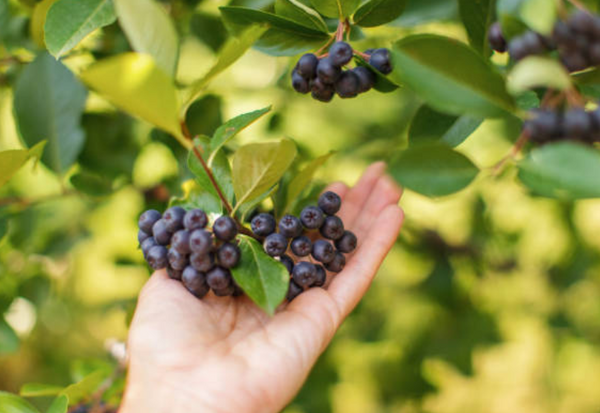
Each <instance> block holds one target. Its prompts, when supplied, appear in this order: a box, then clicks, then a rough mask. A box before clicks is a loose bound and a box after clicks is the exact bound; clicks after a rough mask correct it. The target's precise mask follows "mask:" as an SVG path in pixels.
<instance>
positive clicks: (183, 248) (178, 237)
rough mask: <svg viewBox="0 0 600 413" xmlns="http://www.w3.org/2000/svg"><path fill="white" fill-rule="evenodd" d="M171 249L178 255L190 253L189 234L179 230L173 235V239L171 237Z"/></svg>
mask: <svg viewBox="0 0 600 413" xmlns="http://www.w3.org/2000/svg"><path fill="white" fill-rule="evenodd" d="M171 249H173V250H175V251H177V252H178V253H180V254H189V253H190V252H192V250H191V248H190V232H189V231H187V230H185V229H181V230H179V231H177V232H176V233H175V234H173V237H171Z"/></svg>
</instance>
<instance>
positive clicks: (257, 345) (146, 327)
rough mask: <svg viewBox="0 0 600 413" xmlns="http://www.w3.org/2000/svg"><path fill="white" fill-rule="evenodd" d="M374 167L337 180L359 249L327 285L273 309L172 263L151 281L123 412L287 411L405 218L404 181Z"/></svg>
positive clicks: (142, 302)
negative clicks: (200, 281)
mask: <svg viewBox="0 0 600 413" xmlns="http://www.w3.org/2000/svg"><path fill="white" fill-rule="evenodd" d="M384 170H385V165H384V164H382V163H376V164H374V165H372V166H371V167H369V168H368V169H367V171H366V172H365V174H364V175H363V177H362V178H361V179H360V181H359V182H358V183H357V185H356V186H355V187H354V188H351V189H350V188H348V187H347V186H345V185H344V184H340V183H338V184H334V185H332V186H331V187H330V188H328V189H329V190H332V191H334V192H336V193H337V194H339V195H340V196H341V197H342V200H343V204H342V209H341V211H340V213H339V216H340V217H341V218H342V219H343V221H344V223H345V225H346V227H347V228H348V229H350V230H352V231H353V232H354V233H355V234H356V235H357V237H358V240H359V245H358V248H357V250H356V252H355V253H354V254H353V255H352V256H351V257H349V260H348V264H347V265H346V268H345V269H344V270H343V271H342V272H341V273H340V274H338V275H335V276H333V277H328V278H331V279H330V280H329V285H328V286H327V288H326V289H322V288H313V289H310V290H309V291H307V292H305V293H303V294H301V295H300V296H299V297H297V298H296V299H295V300H294V301H292V302H291V303H290V304H288V305H287V306H283V307H282V308H280V309H279V311H278V312H277V313H276V314H275V316H273V317H269V316H268V315H266V314H265V313H264V312H262V311H261V310H260V309H259V308H258V307H257V306H256V305H254V304H253V303H252V301H251V300H250V299H248V298H247V297H236V298H234V297H225V298H222V297H215V296H212V295H210V294H209V295H208V296H206V297H205V298H204V299H202V300H198V299H197V298H195V297H194V296H193V295H191V294H189V293H188V292H187V291H186V289H185V287H183V285H182V284H181V283H179V282H176V281H173V280H171V279H169V277H168V276H167V275H166V273H165V271H164V270H163V271H158V272H156V273H155V274H154V275H153V276H152V277H151V278H150V280H149V281H148V283H147V284H146V286H145V287H144V288H143V290H142V292H141V294H140V297H139V302H138V307H137V309H136V313H135V316H134V319H133V322H132V324H131V330H130V333H129V342H128V350H129V377H128V384H127V389H126V393H125V397H124V400H123V404H122V407H121V410H120V412H121V413H140V412H144V413H154V412H157V413H163V412H164V413H166V412H169V413H171V412H186V413H194V412H203V413H204V412H223V413H225V412H227V413H229V412H243V413H262V412H265V413H267V412H278V411H281V410H282V409H283V408H284V407H285V406H286V404H287V403H289V402H290V400H291V399H292V398H293V397H294V395H295V394H296V393H297V392H298V390H299V389H300V387H301V386H302V384H303V382H304V381H305V379H306V377H307V375H308V373H309V372H310V370H311V368H312V366H313V365H314V363H315V362H316V360H317V358H318V357H319V355H320V354H321V353H322V352H323V351H324V350H325V348H326V347H327V345H328V344H329V342H330V341H331V339H332V337H333V335H334V334H335V332H336V331H337V329H338V327H339V326H340V324H341V323H342V321H343V320H344V319H345V318H346V317H347V316H348V314H349V313H350V312H351V311H352V310H353V309H354V307H355V306H356V305H357V304H358V302H359V300H360V299H361V298H362V296H363V295H364V294H365V292H366V291H367V289H368V288H369V286H370V284H371V281H372V280H373V278H374V277H375V274H376V273H377V270H378V269H379V266H380V265H381V263H382V261H383V259H384V258H385V256H386V254H387V253H388V252H389V250H390V249H391V247H392V245H393V244H394V241H395V240H396V238H397V236H398V232H399V231H400V227H401V225H402V221H403V213H402V210H401V209H400V208H399V207H398V206H397V204H398V201H399V200H400V197H401V193H402V192H401V190H400V188H398V187H397V186H396V185H395V184H394V183H393V182H392V180H391V179H390V178H389V177H387V176H385V175H384Z"/></svg>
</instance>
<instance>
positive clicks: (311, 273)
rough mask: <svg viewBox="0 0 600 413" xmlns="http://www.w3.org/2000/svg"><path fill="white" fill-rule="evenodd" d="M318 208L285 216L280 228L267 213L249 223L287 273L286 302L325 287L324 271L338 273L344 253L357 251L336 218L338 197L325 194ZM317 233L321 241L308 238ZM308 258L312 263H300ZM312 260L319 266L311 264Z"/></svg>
mask: <svg viewBox="0 0 600 413" xmlns="http://www.w3.org/2000/svg"><path fill="white" fill-rule="evenodd" d="M318 205H319V206H318V207H317V206H308V207H306V208H304V209H303V210H302V212H301V213H300V217H296V216H293V215H285V216H284V217H282V218H281V219H280V220H279V225H277V222H276V220H275V218H274V217H273V215H271V214H266V213H261V214H258V215H256V216H255V217H254V218H253V219H252V222H251V225H252V232H254V234H255V235H257V236H259V237H264V242H263V246H264V249H265V252H266V253H267V254H268V255H270V256H271V257H279V260H280V261H281V263H282V264H284V265H285V266H286V267H287V270H288V272H289V273H290V276H291V280H290V287H289V291H288V296H287V298H288V300H289V301H292V300H293V299H294V298H296V297H297V296H298V295H299V294H300V293H302V292H303V291H305V289H306V288H310V287H322V286H323V285H325V281H326V271H325V270H327V271H330V272H333V273H338V272H341V271H342V270H343V269H344V266H345V265H346V257H345V256H344V254H348V253H351V252H353V251H354V250H355V249H356V244H357V239H356V235H354V234H353V233H352V232H350V231H347V230H345V229H344V223H343V222H342V220H341V219H340V218H339V217H338V216H336V215H335V214H336V213H337V212H338V211H339V210H340V207H341V205H342V201H341V199H340V197H339V196H338V195H337V194H335V193H333V192H325V193H324V194H323V195H321V197H320V198H319V202H318ZM317 231H318V233H319V234H320V235H321V237H322V238H319V239H315V238H316V237H314V236H313V237H310V235H311V232H314V233H315V234H316V232H317ZM332 242H333V244H332ZM288 250H290V251H291V252H292V254H293V255H294V256H295V257H297V262H296V261H294V259H292V258H291V257H290V256H289V255H286V253H287V252H288ZM307 257H308V258H309V260H310V261H311V262H306V261H301V260H302V259H303V258H307ZM311 257H312V259H311ZM313 259H314V260H315V261H317V262H319V263H320V264H314V263H313V262H312V260H313ZM321 264H322V265H321Z"/></svg>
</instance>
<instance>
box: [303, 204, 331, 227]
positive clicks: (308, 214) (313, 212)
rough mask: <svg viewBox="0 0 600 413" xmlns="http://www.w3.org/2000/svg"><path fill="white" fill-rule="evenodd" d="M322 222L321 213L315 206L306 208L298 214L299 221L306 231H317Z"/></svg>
mask: <svg viewBox="0 0 600 413" xmlns="http://www.w3.org/2000/svg"><path fill="white" fill-rule="evenodd" d="M324 220H325V216H324V215H323V211H322V210H321V209H320V208H317V207H315V206H308V207H306V208H304V209H303V210H302V212H301V213H300V221H301V222H302V225H304V228H306V229H319V228H321V225H323V221H324Z"/></svg>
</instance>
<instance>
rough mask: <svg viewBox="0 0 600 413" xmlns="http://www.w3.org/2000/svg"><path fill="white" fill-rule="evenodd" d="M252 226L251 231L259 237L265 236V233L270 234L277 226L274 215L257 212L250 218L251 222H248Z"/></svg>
mask: <svg viewBox="0 0 600 413" xmlns="http://www.w3.org/2000/svg"><path fill="white" fill-rule="evenodd" d="M250 225H251V227H252V232H253V233H254V234H255V235H258V236H259V237H266V236H267V235H271V234H272V233H273V232H275V227H276V226H277V221H275V217H274V216H273V215H271V214H265V213H262V214H258V215H257V216H255V217H254V218H252V222H251V223H250Z"/></svg>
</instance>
